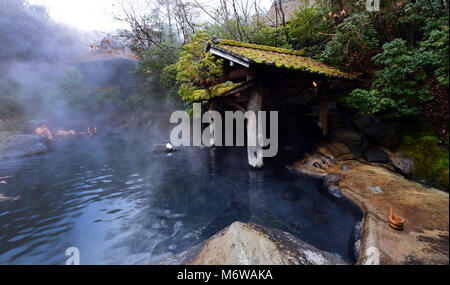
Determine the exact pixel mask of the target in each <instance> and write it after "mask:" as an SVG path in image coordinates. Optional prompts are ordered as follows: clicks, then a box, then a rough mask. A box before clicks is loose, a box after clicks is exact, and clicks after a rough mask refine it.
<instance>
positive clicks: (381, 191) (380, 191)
mask: <svg viewBox="0 0 450 285" xmlns="http://www.w3.org/2000/svg"><path fill="white" fill-rule="evenodd" d="M367 188H369V189H370V190H372V192H373V193H375V194H378V193H383V190H381V188H380V187H378V186H376V187H372V186H367Z"/></svg>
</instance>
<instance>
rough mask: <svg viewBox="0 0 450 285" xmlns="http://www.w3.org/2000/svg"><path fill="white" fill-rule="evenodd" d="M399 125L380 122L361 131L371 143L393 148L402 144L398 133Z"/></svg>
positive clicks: (375, 122)
mask: <svg viewBox="0 0 450 285" xmlns="http://www.w3.org/2000/svg"><path fill="white" fill-rule="evenodd" d="M396 127H397V123H395V122H385V123H383V122H380V120H376V121H374V122H373V123H372V124H371V125H370V126H367V127H365V128H363V129H361V131H362V132H363V133H364V135H366V136H367V137H368V138H369V139H370V140H371V141H373V142H375V143H377V144H379V145H381V146H384V147H388V148H393V147H395V146H397V145H398V144H399V143H400V139H401V138H400V137H399V135H398V132H396V131H395V130H396Z"/></svg>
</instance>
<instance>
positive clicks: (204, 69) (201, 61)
mask: <svg viewBox="0 0 450 285" xmlns="http://www.w3.org/2000/svg"><path fill="white" fill-rule="evenodd" d="M207 41H208V35H207V34H206V33H205V32H203V31H197V33H195V34H194V35H192V39H191V41H190V42H189V43H188V44H186V45H184V47H183V51H182V52H181V53H180V59H179V60H178V62H177V81H178V82H179V83H180V84H181V86H180V89H179V91H178V94H179V95H180V96H181V98H182V99H183V100H189V99H190V98H193V97H192V96H193V93H194V91H196V90H199V89H206V90H207V92H208V93H209V94H210V92H209V91H210V90H209V89H210V87H208V86H206V84H207V82H210V81H211V80H214V79H215V78H217V77H220V76H222V72H223V60H222V59H216V58H215V57H214V56H213V55H212V54H211V53H207V52H205V44H206V42H207ZM199 85H204V86H203V88H201V87H198V86H199Z"/></svg>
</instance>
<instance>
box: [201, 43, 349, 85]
mask: <svg viewBox="0 0 450 285" xmlns="http://www.w3.org/2000/svg"><path fill="white" fill-rule="evenodd" d="M208 45H209V47H213V48H214V49H217V50H219V51H221V52H224V53H227V54H229V55H231V56H234V57H236V58H238V59H241V60H243V61H247V62H249V63H252V64H265V65H269V66H273V67H276V68H279V69H285V70H293V71H300V72H307V73H311V74H316V75H322V76H325V77H332V78H344V79H355V78H356V77H355V76H353V75H352V74H350V73H347V72H343V71H340V70H338V69H337V68H334V67H332V66H328V65H326V64H324V63H322V62H320V61H317V60H315V59H312V58H309V57H305V56H301V55H299V54H294V53H286V52H284V51H291V52H292V51H293V50H287V49H281V48H273V47H268V46H261V45H255V44H248V43H241V42H237V41H231V40H219V41H218V40H215V41H213V42H210V43H209V44H208ZM227 46H230V48H233V47H238V48H244V49H251V50H255V51H265V52H273V53H278V54H284V55H285V56H290V57H293V58H292V60H298V61H308V62H309V63H310V64H313V65H320V66H321V67H322V68H323V69H324V70H317V71H315V70H310V69H308V68H306V67H297V68H296V67H294V66H292V65H291V66H287V65H286V64H284V63H283V62H269V61H264V60H262V61H260V62H258V61H255V60H254V59H252V58H249V57H247V56H243V55H241V54H239V53H236V52H234V51H232V50H230V49H227V48H226V47H227ZM261 47H263V48H261ZM274 49H278V50H279V51H275V50H274ZM280 50H281V51H280Z"/></svg>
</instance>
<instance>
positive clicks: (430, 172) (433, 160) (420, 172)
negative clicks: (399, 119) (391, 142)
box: [399, 135, 449, 189]
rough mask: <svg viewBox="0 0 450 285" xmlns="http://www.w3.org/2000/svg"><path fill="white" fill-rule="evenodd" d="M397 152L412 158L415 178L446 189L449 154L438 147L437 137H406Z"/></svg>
mask: <svg viewBox="0 0 450 285" xmlns="http://www.w3.org/2000/svg"><path fill="white" fill-rule="evenodd" d="M399 151H400V152H401V153H404V154H406V155H408V156H411V157H413V158H414V176H415V177H417V178H418V179H423V180H425V181H427V182H429V183H431V184H437V185H440V186H444V187H445V188H447V189H448V168H449V153H448V150H446V149H443V148H441V147H440V146H439V138H438V137H436V136H422V137H418V138H417V137H416V138H414V137H412V136H410V135H406V136H404V140H403V143H402V145H401V146H400V148H399ZM445 172H447V174H445ZM445 175H446V176H447V178H444V176H445ZM445 181H447V182H445Z"/></svg>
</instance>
